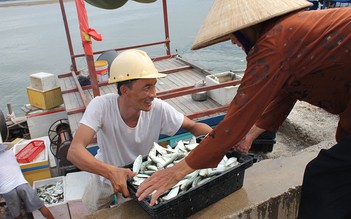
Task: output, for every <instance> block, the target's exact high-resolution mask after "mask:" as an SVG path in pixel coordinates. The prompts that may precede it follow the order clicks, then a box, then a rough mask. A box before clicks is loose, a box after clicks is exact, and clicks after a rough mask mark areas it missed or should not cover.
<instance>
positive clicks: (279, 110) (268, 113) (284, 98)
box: [256, 91, 296, 132]
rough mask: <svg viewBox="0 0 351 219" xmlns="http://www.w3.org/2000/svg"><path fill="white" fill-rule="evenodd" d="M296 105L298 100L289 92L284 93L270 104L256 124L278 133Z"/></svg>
mask: <svg viewBox="0 0 351 219" xmlns="http://www.w3.org/2000/svg"><path fill="white" fill-rule="evenodd" d="M295 103H296V98H295V97H293V96H292V95H290V94H289V93H287V92H284V91H282V92H281V93H280V94H279V95H278V96H277V97H276V98H274V99H273V101H271V102H270V104H269V105H268V107H267V108H266V109H265V111H264V112H263V114H262V115H261V117H260V118H259V119H258V121H257V122H256V126H257V127H259V128H261V129H264V130H268V131H272V132H276V131H278V129H279V127H280V126H281V125H282V124H283V122H284V121H285V119H286V117H288V115H289V113H290V111H291V110H292V109H293V107H294V105H295Z"/></svg>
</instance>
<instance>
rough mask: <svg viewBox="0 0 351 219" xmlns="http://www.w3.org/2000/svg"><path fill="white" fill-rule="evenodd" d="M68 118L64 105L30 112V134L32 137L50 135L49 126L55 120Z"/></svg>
mask: <svg viewBox="0 0 351 219" xmlns="http://www.w3.org/2000/svg"><path fill="white" fill-rule="evenodd" d="M67 118H68V115H67V112H66V111H65V108H64V106H59V107H56V108H53V109H50V110H36V111H33V112H30V113H28V115H27V124H28V129H29V134H30V136H31V137H32V138H37V137H40V136H45V135H48V131H49V128H50V126H51V125H52V124H54V122H56V121H57V120H60V119H67Z"/></svg>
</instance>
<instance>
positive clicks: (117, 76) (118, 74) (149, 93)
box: [68, 50, 212, 211]
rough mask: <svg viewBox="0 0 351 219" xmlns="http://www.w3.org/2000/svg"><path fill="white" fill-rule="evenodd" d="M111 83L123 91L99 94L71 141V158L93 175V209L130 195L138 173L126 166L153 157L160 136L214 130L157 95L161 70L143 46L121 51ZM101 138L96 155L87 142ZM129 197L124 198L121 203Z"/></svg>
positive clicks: (88, 195)
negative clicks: (139, 158) (131, 180)
mask: <svg viewBox="0 0 351 219" xmlns="http://www.w3.org/2000/svg"><path fill="white" fill-rule="evenodd" d="M110 75H111V76H110V79H109V83H116V82H117V90H118V95H117V94H108V95H103V96H99V97H96V98H94V99H93V100H92V101H91V102H90V103H89V105H88V107H87V109H86V111H85V113H84V115H83V117H82V119H81V121H80V122H81V125H80V126H79V128H78V129H77V131H76V133H75V135H74V138H73V141H72V143H71V146H70V149H69V152H68V159H69V160H70V161H71V162H72V163H73V164H74V165H76V166H77V167H78V168H80V169H81V170H86V171H89V172H91V173H95V174H97V175H94V176H93V179H92V180H91V181H90V183H89V184H88V186H87V188H86V192H85V194H84V196H83V203H84V204H85V205H86V207H87V208H88V210H90V211H95V210H98V209H101V208H105V207H109V205H110V203H111V201H112V199H113V196H114V193H117V194H118V193H119V194H123V196H124V197H129V191H128V189H127V185H126V181H127V178H128V177H133V176H134V175H135V173H133V172H132V171H131V170H129V169H125V168H121V167H122V166H124V165H126V164H129V163H131V162H133V161H134V160H135V158H136V157H137V156H138V155H140V154H141V155H147V154H148V152H149V151H150V149H151V147H152V145H153V142H157V141H158V138H159V135H160V134H165V135H169V136H172V135H174V134H176V132H177V131H178V130H179V129H180V128H183V129H185V130H187V131H189V132H191V133H192V134H193V135H195V136H198V135H204V134H207V133H209V132H210V131H211V130H212V129H211V127H209V126H208V125H207V124H204V123H196V122H194V121H192V120H190V119H189V118H187V117H185V116H184V115H183V114H181V113H180V112H178V111H177V110H175V109H174V108H173V107H172V106H170V105H169V104H168V103H166V102H165V101H162V100H160V99H157V98H155V97H156V87H155V85H156V82H157V78H159V77H165V76H166V75H165V74H160V73H158V71H157V69H156V68H155V66H154V64H153V62H152V61H151V59H150V58H149V56H148V55H147V54H146V53H145V52H144V51H141V50H126V51H124V52H122V53H120V54H119V55H118V56H117V57H116V59H115V60H114V61H113V63H112V65H111V68H110ZM95 134H96V136H97V143H98V146H99V148H100V149H99V152H98V154H97V156H96V157H93V156H92V155H91V154H90V153H89V152H88V151H87V150H86V147H87V145H88V144H89V143H90V142H91V140H92V139H93V137H94V135H95ZM121 199H123V198H122V197H121V196H120V195H119V196H118V202H119V203H121V201H122V200H121Z"/></svg>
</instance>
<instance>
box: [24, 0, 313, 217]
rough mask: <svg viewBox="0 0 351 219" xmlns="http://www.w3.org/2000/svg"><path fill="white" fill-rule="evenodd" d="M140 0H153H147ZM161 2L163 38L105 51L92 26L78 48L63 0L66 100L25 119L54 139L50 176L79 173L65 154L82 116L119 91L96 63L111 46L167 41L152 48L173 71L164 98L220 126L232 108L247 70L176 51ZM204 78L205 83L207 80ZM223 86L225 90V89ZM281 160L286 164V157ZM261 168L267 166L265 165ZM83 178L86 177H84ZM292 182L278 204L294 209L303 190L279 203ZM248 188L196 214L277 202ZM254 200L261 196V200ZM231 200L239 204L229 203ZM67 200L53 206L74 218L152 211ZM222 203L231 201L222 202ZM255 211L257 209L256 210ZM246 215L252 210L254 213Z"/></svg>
mask: <svg viewBox="0 0 351 219" xmlns="http://www.w3.org/2000/svg"><path fill="white" fill-rule="evenodd" d="M135 1H137V2H148V1H147V0H135ZM92 2H94V1H93V0H89V1H86V3H92ZM152 2H153V1H150V4H151V3H152ZM159 2H162V10H163V20H162V21H161V22H160V23H161V24H160V25H161V26H163V27H164V40H162V41H156V42H148V43H144V44H139V45H127V46H125V47H119V48H109V49H107V50H101V51H93V50H92V48H91V44H92V43H94V41H93V40H92V38H93V35H94V37H96V38H97V39H99V37H98V35H96V34H97V32H94V31H93V32H92V35H86V34H82V36H81V37H82V44H83V46H84V53H81V54H76V53H75V51H74V46H73V43H72V40H71V34H70V27H69V24H68V19H67V17H66V9H65V2H64V1H63V0H59V5H60V9H61V13H62V18H63V23H64V27H65V33H66V38H67V44H68V47H69V57H70V60H71V71H70V72H65V73H61V74H59V75H58V83H59V94H60V95H59V96H61V97H62V102H61V100H56V101H57V104H55V106H54V107H53V108H50V109H40V108H37V109H33V108H31V107H26V109H27V121H26V122H27V124H28V127H29V128H28V129H29V133H30V135H31V138H36V137H38V136H42V135H43V132H44V134H45V135H46V134H47V135H48V138H49V140H50V146H49V147H50V149H49V154H50V155H51V158H49V159H51V160H50V161H51V162H53V163H55V165H51V168H50V171H51V177H52V178H51V179H49V180H53V179H57V177H59V179H62V177H64V176H73V175H75V174H79V173H80V171H79V170H78V169H77V168H75V167H74V166H73V165H72V164H70V163H69V162H68V161H67V160H66V159H65V156H66V155H67V149H68V147H69V144H70V141H71V140H72V137H73V136H74V133H75V131H76V130H77V128H78V125H79V121H80V119H81V117H82V115H83V113H84V110H85V109H86V107H87V105H88V104H89V102H90V101H91V100H92V99H93V98H94V97H96V96H99V95H104V94H107V93H116V86H115V85H113V84H108V83H107V81H99V80H98V76H97V73H96V70H97V69H96V67H95V61H97V60H98V59H99V58H100V57H102V56H104V55H106V54H108V53H111V51H113V52H116V53H118V52H120V51H123V50H126V49H132V48H141V49H143V48H149V47H153V46H159V45H163V46H164V48H165V49H164V54H163V55H161V56H153V54H149V55H150V56H151V57H152V60H153V61H154V63H155V65H156V67H157V69H158V70H159V72H161V73H165V74H168V76H167V77H165V78H161V79H159V80H158V84H157V86H156V89H157V97H158V98H160V99H163V100H165V101H166V102H168V103H169V104H171V105H172V106H173V107H175V108H176V109H177V110H179V111H180V112H182V113H183V114H184V115H187V116H188V117H189V118H191V119H194V120H196V121H200V122H205V123H207V124H209V125H211V126H215V125H216V124H218V123H219V122H220V121H221V120H222V119H223V117H224V115H225V113H226V110H227V109H228V106H229V103H230V99H231V98H233V96H234V95H235V91H236V90H235V89H236V88H237V86H238V85H239V84H240V82H241V78H240V75H241V74H242V73H243V71H244V70H243V69H233V70H229V71H225V72H213V71H209V70H206V69H205V68H203V67H202V66H201V65H199V64H197V63H194V62H192V61H191V60H188V59H186V58H184V57H182V56H181V55H179V54H171V52H170V51H171V50H170V44H171V40H170V36H169V28H170V26H169V23H168V16H167V0H162V1H161V0H159ZM75 3H76V7H77V11H78V19H79V20H80V24H81V26H80V31H81V32H82V33H87V32H88V31H90V30H91V29H90V28H89V24H88V22H87V21H88V19H87V18H88V15H87V13H86V10H85V4H86V3H85V2H84V1H83V0H75ZM121 7H124V6H121ZM77 59H83V60H84V61H85V62H86V66H87V69H79V67H78V66H77ZM87 72H88V74H89V79H90V81H89V83H90V84H84V83H82V78H84V77H86V74H87ZM222 79H223V80H222ZM203 84H206V86H203ZM52 92H55V94H56V92H57V90H55V91H52ZM218 92H220V94H219V93H218ZM29 99H30V98H29ZM228 99H229V101H228ZM61 103H62V104H61ZM38 127H40V129H41V130H38ZM187 138H189V133H186V132H185V131H184V130H180V131H179V132H178V133H177V134H176V135H175V136H160V139H159V141H160V143H162V142H165V143H166V144H169V145H174V144H175V143H176V142H177V141H179V140H180V139H187ZM265 140H267V141H265ZM274 143H275V133H274V135H273V136H269V138H268V139H264V138H263V139H259V141H257V144H258V145H261V146H262V145H266V146H267V145H268V146H269V148H268V149H267V150H266V151H265V152H270V151H272V146H273V144H274ZM97 148H98V146H97V145H96V139H95V141H93V142H91V145H90V146H89V147H88V150H89V151H90V152H91V153H92V154H94V153H96V150H97ZM309 158H310V157H307V158H306V157H303V158H302V160H303V162H301V165H303V164H305V163H306V162H308V159H309ZM258 161H259V160H257V162H258ZM279 162H280V163H284V164H285V162H283V161H279ZM279 162H278V163H279ZM289 165H294V163H292V162H290V164H289ZM301 168H302V167H301ZM258 171H261V172H262V170H258ZM301 172H302V171H301ZM255 174H257V172H253V173H251V175H249V177H250V176H251V178H249V179H251V181H250V180H249V182H248V184H247V186H248V189H249V188H251V189H256V188H260V187H257V185H255V178H254V177H253V176H254V175H255ZM81 176H82V175H78V177H81ZM269 176H271V175H269ZM298 177H301V176H298ZM298 177H297V178H298ZM82 179H83V180H85V178H82ZM298 179H299V178H298ZM44 180H45V179H44ZM72 181H74V180H72ZM262 182H266V183H267V181H264V180H263V181H262ZM290 182H292V183H296V181H293V180H290ZM66 184H67V183H66ZM68 184H69V183H68ZM284 185H285V184H284ZM79 186H80V185H79ZM287 187H288V188H287V189H286V188H284V192H283V193H284V195H283V196H279V197H280V198H282V199H281V201H279V203H275V204H276V207H277V208H279V211H280V212H281V211H282V212H289V211H293V210H292V209H295V213H296V205H297V204H298V201H297V200H298V196H297V197H295V196H294V197H293V198H292V199H294V200H293V204H292V205H291V206H287V205H280V203H282V202H284V201H283V200H287V199H289V198H291V196H289V194H288V195H286V194H285V191H287V190H288V189H289V188H290V187H291V183H290V184H287ZM264 188H266V187H264ZM249 193H250V192H249V191H246V190H245V189H244V190H240V191H238V192H237V193H236V194H234V193H233V194H232V195H230V196H228V197H227V198H226V199H223V201H221V202H218V203H216V204H214V205H212V206H211V207H209V208H206V209H203V210H202V211H200V212H198V213H197V215H196V216H194V217H199V218H201V217H203V218H204V217H205V216H204V215H207V216H211V217H216V218H221V217H230V216H233V215H236V216H238V215H240V212H246V213H247V212H249V211H250V210H249V209H252V208H253V209H256V211H257V209H259V207H260V206H270V205H271V204H272V202H271V201H269V200H268V201H267V200H264V201H263V202H264V203H265V205H256V206H255V207H250V206H249V204H248V202H249V201H248V200H250V201H251V197H252V196H255V195H254V194H249ZM297 193H298V189H297V190H294V192H293V194H294V195H296V194H297ZM276 195H277V196H278V194H276ZM247 197H249V198H247ZM238 200H240V201H238ZM255 201H256V202H260V201H261V200H255ZM256 202H255V203H256ZM70 204H71V205H70ZM273 204H274V201H273ZM69 205H70V206H69ZM231 205H234V206H233V207H228V206H231ZM65 206H66V207H65V208H64V209H62V208H61V207H62V206H52V208H51V209H52V210H53V211H57V212H56V213H58V214H60V215H65V217H67V215H69V216H68V217H70V218H80V217H82V216H85V217H86V218H89V217H90V218H95V217H98V218H101V217H104V218H125V217H127V216H130V215H128V214H131V213H132V212H134V214H133V215H134V216H135V218H143V217H145V216H147V215H146V212H144V211H143V210H142V209H141V208H140V207H139V206H138V205H137V204H136V203H135V202H132V201H131V202H128V203H126V204H125V205H123V206H121V207H119V210H120V211H119V212H116V211H115V209H111V211H108V210H105V211H101V212H100V211H99V212H96V213H93V214H89V213H87V212H86V211H84V210H82V209H83V206H82V205H81V203H80V202H79V201H78V202H73V203H67V205H65ZM67 206H69V207H67ZM72 206H73V207H72ZM223 206H227V207H224V208H222V207H223ZM67 208H68V209H70V210H72V209H75V210H76V211H70V212H69V213H68V214H66V212H67ZM77 209H80V210H77ZM282 209H285V210H282ZM277 211H278V210H277ZM260 212H265V210H262V211H260ZM260 212H256V213H257V215H259V214H260ZM250 214H251V213H250ZM252 214H253V215H255V213H252ZM290 214H291V215H292V217H293V215H294V213H291V212H290ZM247 215H249V213H248V214H247ZM34 217H35V218H40V215H39V214H34Z"/></svg>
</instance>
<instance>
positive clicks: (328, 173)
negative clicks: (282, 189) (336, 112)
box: [298, 136, 351, 219]
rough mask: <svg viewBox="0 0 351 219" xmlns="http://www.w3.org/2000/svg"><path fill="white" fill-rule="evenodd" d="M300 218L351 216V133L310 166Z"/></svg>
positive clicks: (344, 217)
mask: <svg viewBox="0 0 351 219" xmlns="http://www.w3.org/2000/svg"><path fill="white" fill-rule="evenodd" d="M298 218H299V219H314V218H316V219H317V218H318V219H324V218H325V219H329V218H330V219H341V218H342V219H347V218H351V136H348V137H346V138H343V139H342V140H341V141H340V142H339V143H338V144H336V145H334V146H333V147H332V148H330V149H328V150H324V149H322V150H321V151H320V152H319V154H318V156H317V157H316V158H315V159H313V160H312V161H311V162H310V163H309V164H308V165H307V166H306V169H305V174H304V178H303V183H302V188H301V201H300V208H299V216H298Z"/></svg>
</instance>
